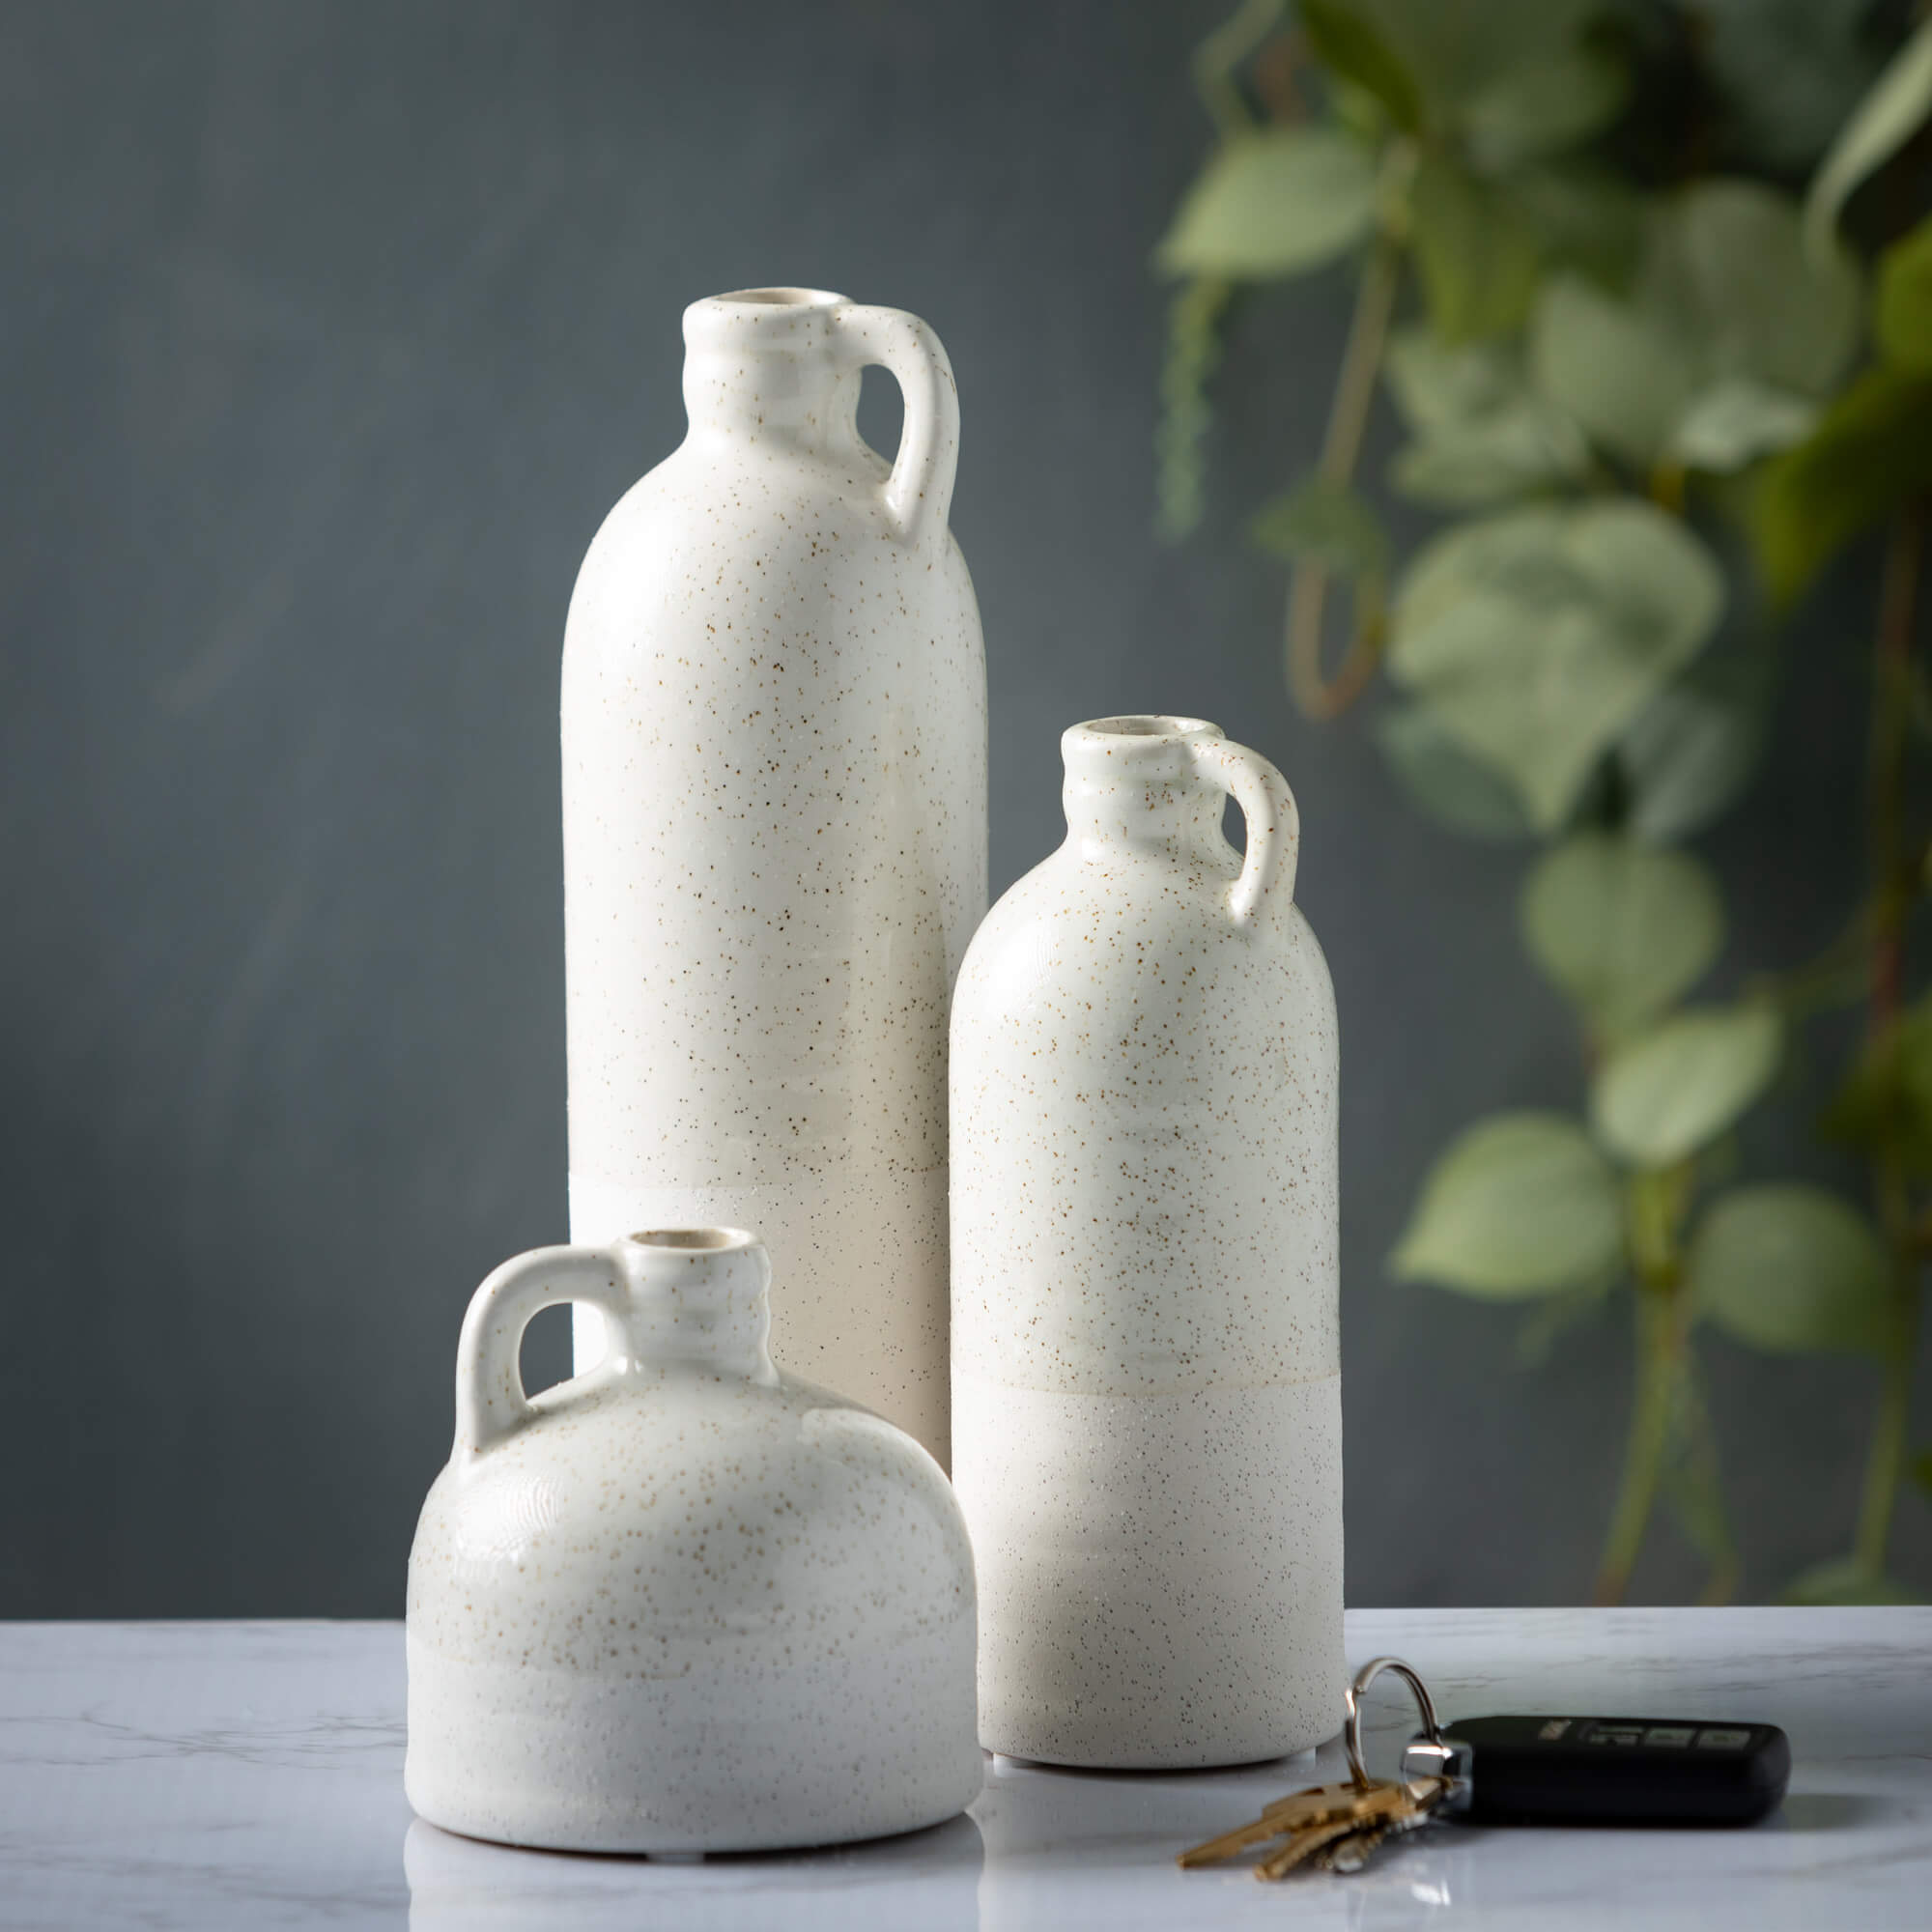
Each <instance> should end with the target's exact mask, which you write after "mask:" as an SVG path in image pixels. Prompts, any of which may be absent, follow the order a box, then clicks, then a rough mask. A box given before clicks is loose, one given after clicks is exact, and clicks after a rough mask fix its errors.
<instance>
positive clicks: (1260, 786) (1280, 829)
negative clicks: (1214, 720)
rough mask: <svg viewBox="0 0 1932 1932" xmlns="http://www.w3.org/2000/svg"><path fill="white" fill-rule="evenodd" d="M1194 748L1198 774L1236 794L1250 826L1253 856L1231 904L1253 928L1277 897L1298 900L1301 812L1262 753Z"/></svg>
mask: <svg viewBox="0 0 1932 1932" xmlns="http://www.w3.org/2000/svg"><path fill="white" fill-rule="evenodd" d="M1191 749H1192V751H1193V753H1194V763H1195V769H1196V770H1197V771H1199V772H1200V773H1201V775H1202V776H1203V777H1204V778H1205V779H1207V780H1208V782H1209V783H1211V784H1217V785H1219V786H1220V787H1221V789H1222V790H1223V791H1226V792H1232V793H1233V794H1234V796H1235V803H1236V805H1238V806H1239V807H1240V808H1241V816H1242V817H1243V818H1245V819H1246V820H1247V822H1248V851H1247V857H1246V859H1245V860H1243V862H1242V865H1241V876H1240V877H1239V878H1238V879H1236V881H1235V885H1234V890H1233V891H1232V893H1231V894H1230V895H1229V899H1228V909H1229V911H1230V912H1232V913H1233V914H1234V916H1235V923H1236V924H1237V925H1247V924H1249V923H1252V922H1253V920H1254V918H1255V915H1256V914H1257V913H1258V912H1260V911H1261V909H1262V908H1263V907H1264V905H1265V904H1266V903H1267V901H1268V899H1269V898H1271V897H1272V896H1274V895H1277V894H1279V895H1280V896H1281V897H1282V898H1283V899H1285V900H1286V899H1292V898H1293V896H1294V867H1295V860H1296V858H1297V857H1298V856H1299V854H1300V851H1301V813H1300V812H1299V811H1298V810H1296V809H1295V803H1294V794H1293V792H1292V791H1290V790H1289V788H1288V781H1287V780H1286V779H1285V778H1283V777H1282V775H1281V774H1280V773H1279V772H1278V771H1276V770H1275V768H1274V767H1273V766H1272V765H1271V764H1269V763H1268V761H1267V760H1266V759H1265V758H1264V757H1263V756H1262V754H1261V753H1259V752H1251V751H1249V750H1248V748H1247V747H1246V746H1245V745H1236V744H1231V743H1230V742H1229V741H1228V740H1227V739H1225V738H1206V739H1195V740H1193V741H1192V745H1191Z"/></svg>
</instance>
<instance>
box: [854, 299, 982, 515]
mask: <svg viewBox="0 0 1932 1932" xmlns="http://www.w3.org/2000/svg"><path fill="white" fill-rule="evenodd" d="M831 320H832V339H833V340H834V342H836V343H837V344H838V346H839V347H840V348H841V349H842V350H843V352H844V354H845V356H846V358H847V362H848V366H850V367H852V368H855V369H865V368H869V367H871V366H873V365H874V364H876V365H877V366H879V367H881V368H884V369H889V370H891V372H892V374H893V376H894V377H895V380H896V381H897V383H898V385H899V391H900V393H901V394H902V395H903V396H904V397H905V428H904V429H903V430H902V431H901V432H900V435H899V453H898V456H897V459H896V460H895V462H894V464H893V473H892V476H891V477H890V479H889V480H888V481H887V484H886V514H887V515H888V516H890V517H891V518H892V520H893V522H894V524H895V525H896V526H897V527H898V532H899V535H900V536H901V538H903V540H904V541H905V542H906V543H908V544H915V545H917V544H921V543H924V542H926V541H928V540H929V539H937V540H940V541H943V540H944V538H945V535H946V516H947V512H948V511H949V510H951V509H952V479H953V475H954V473H955V472H956V471H957V469H958V467H959V392H958V390H957V389H956V388H954V386H953V383H952V362H951V361H950V360H948V358H947V355H946V351H945V349H944V347H943V346H942V345H941V343H940V340H939V337H938V336H936V335H935V334H934V333H933V332H932V330H931V329H930V328H929V327H927V326H926V325H925V324H924V323H923V322H922V321H921V320H920V319H919V317H918V316H916V315H908V314H907V313H906V311H905V310H904V309H902V308H867V307H866V306H865V305H863V304H862V303H859V302H845V303H841V304H840V305H839V306H838V308H835V309H834V310H833V311H832V317H831Z"/></svg>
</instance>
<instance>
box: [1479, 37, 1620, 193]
mask: <svg viewBox="0 0 1932 1932" xmlns="http://www.w3.org/2000/svg"><path fill="white" fill-rule="evenodd" d="M1629 94H1630V75H1629V74H1628V72H1626V71H1625V69H1624V64H1623V62H1622V61H1621V60H1619V59H1618V58H1617V56H1616V55H1615V54H1613V53H1611V52H1610V51H1609V50H1608V49H1607V48H1605V47H1599V46H1593V45H1590V44H1588V43H1579V44H1577V45H1576V46H1570V47H1565V48H1563V49H1562V50H1561V51H1559V52H1557V53H1554V54H1551V55H1550V56H1549V57H1548V59H1546V60H1541V61H1537V62H1536V63H1534V64H1533V65H1531V66H1528V67H1521V68H1518V69H1516V70H1515V71H1512V72H1510V73H1506V74H1504V75H1502V76H1500V77H1499V78H1498V79H1496V80H1493V81H1492V82H1491V83H1490V84H1489V86H1488V87H1486V88H1484V89H1483V90H1482V92H1481V93H1480V94H1478V95H1477V96H1476V98H1475V99H1473V100H1471V101H1470V102H1469V104H1468V106H1467V107H1466V108H1465V109H1464V111H1463V137H1464V139H1465V140H1466V141H1467V143H1468V147H1469V156H1470V158H1471V159H1472V160H1473V161H1474V162H1475V164H1476V165H1477V167H1479V168H1481V169H1482V170H1483V171H1484V172H1485V173H1489V174H1503V173H1506V172H1508V171H1509V170H1511V169H1514V168H1520V167H1521V166H1522V165H1523V164H1524V162H1526V161H1536V160H1542V159H1544V158H1545V157H1546V156H1550V155H1554V154H1559V153H1561V152H1562V151H1563V150H1564V149H1566V148H1575V147H1580V146H1581V145H1582V144H1583V143H1584V142H1585V141H1589V140H1592V139H1594V138H1595V137H1596V136H1597V135H1599V134H1601V133H1602V132H1603V131H1604V129H1605V128H1607V127H1608V126H1609V125H1610V123H1611V122H1612V121H1614V120H1615V119H1616V118H1617V116H1618V114H1620V113H1621V112H1622V111H1623V104H1624V101H1625V99H1627V98H1628V97H1629Z"/></svg>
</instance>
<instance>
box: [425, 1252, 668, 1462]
mask: <svg viewBox="0 0 1932 1932" xmlns="http://www.w3.org/2000/svg"><path fill="white" fill-rule="evenodd" d="M558 1301H586V1302H588V1303H589V1304H590V1305H591V1306H592V1307H593V1308H600V1309H602V1310H603V1311H604V1313H605V1314H607V1315H609V1316H611V1317H613V1318H615V1319H617V1320H622V1318H623V1317H624V1315H625V1314H626V1313H628V1311H629V1308H630V1295H629V1293H628V1292H627V1290H626V1288H625V1284H624V1270H623V1268H622V1267H621V1266H620V1265H619V1264H618V1260H617V1257H616V1256H615V1255H614V1254H612V1253H611V1250H610V1249H609V1248H532V1249H531V1250H530V1251H529V1253H528V1254H524V1255H517V1256H515V1257H514V1258H513V1259H511V1260H510V1261H507V1262H505V1263H504V1264H503V1265H502V1266H501V1267H499V1268H497V1270H496V1271H495V1272H494V1273H493V1274H491V1275H489V1276H488V1277H487V1278H486V1279H485V1280H484V1282H483V1285H482V1286H481V1287H480V1288H479V1289H478V1290H477V1291H476V1293H474V1294H473V1295H471V1296H470V1299H469V1313H468V1314H467V1315H466V1316H465V1317H464V1318H463V1336H462V1339H461V1340H460V1341H459V1342H458V1343H457V1345H456V1449H455V1457H454V1460H456V1461H459V1462H461V1461H464V1460H467V1459H469V1458H471V1457H475V1456H480V1455H481V1454H482V1453H483V1451H484V1450H486V1449H488V1448H489V1447H490V1446H491V1444H492V1443H495V1442H500V1441H501V1440H502V1439H503V1437H504V1436H506V1435H511V1434H512V1433H513V1432H514V1431H515V1430H516V1429H517V1428H519V1427H520V1426H521V1425H522V1424H523V1423H525V1422H527V1421H528V1420H529V1417H530V1414H531V1412H532V1411H531V1408H530V1401H529V1397H528V1396H526V1394H525V1393H524V1377H523V1370H522V1369H521V1367H520V1366H519V1364H518V1350H520V1349H521V1348H522V1346H523V1340H524V1330H525V1329H526V1328H527V1327H528V1326H529V1325H530V1319H531V1317H532V1316H534V1315H535V1314H536V1313H537V1311H538V1310H539V1309H542V1308H548V1307H550V1306H551V1305H552V1304H553V1303H554V1302H558Z"/></svg>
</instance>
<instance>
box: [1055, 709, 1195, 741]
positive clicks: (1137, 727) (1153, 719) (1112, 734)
mask: <svg viewBox="0 0 1932 1932" xmlns="http://www.w3.org/2000/svg"><path fill="white" fill-rule="evenodd" d="M1204 731H1205V732H1208V733H1209V734H1210V735H1211V736H1213V737H1216V738H1218V737H1219V736H1220V735H1221V732H1220V727H1219V726H1218V725H1210V724H1208V721H1207V719H1205V718H1177V717H1174V716H1172V715H1171V714H1170V713H1168V712H1165V711H1140V712H1134V713H1131V714H1129V715H1128V716H1126V717H1122V718H1090V719H1089V720H1088V721H1087V723H1086V724H1084V725H1074V727H1073V730H1072V731H1071V732H1069V733H1068V734H1067V735H1068V736H1069V737H1072V736H1074V735H1075V734H1078V736H1079V737H1080V738H1081V739H1083V740H1086V741H1090V742H1091V741H1092V740H1094V739H1096V738H1100V739H1104V738H1191V737H1195V736H1198V735H1199V734H1200V733H1202V732H1204Z"/></svg>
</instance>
